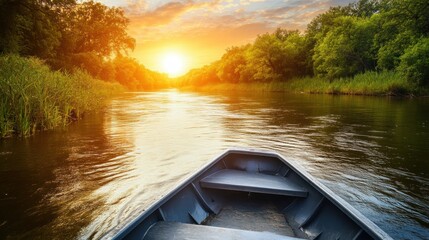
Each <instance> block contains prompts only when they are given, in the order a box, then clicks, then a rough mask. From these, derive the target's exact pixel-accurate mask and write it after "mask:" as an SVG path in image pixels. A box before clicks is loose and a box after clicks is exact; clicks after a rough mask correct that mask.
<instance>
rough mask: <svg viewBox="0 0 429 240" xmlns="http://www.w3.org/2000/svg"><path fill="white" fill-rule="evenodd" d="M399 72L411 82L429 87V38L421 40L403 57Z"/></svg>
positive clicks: (407, 50)
mask: <svg viewBox="0 0 429 240" xmlns="http://www.w3.org/2000/svg"><path fill="white" fill-rule="evenodd" d="M399 71H400V72H401V73H402V74H403V75H404V77H405V78H407V79H408V80H409V81H410V82H416V83H418V84H419V85H425V86H428V85H429V38H428V37H426V38H421V39H420V40H419V41H418V42H417V43H416V44H415V45H412V46H410V47H408V48H407V49H406V50H405V53H404V55H402V56H401V63H400V65H399Z"/></svg>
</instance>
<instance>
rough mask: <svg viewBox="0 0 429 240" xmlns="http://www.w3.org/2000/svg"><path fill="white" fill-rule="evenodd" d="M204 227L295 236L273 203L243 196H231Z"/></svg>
mask: <svg viewBox="0 0 429 240" xmlns="http://www.w3.org/2000/svg"><path fill="white" fill-rule="evenodd" d="M204 225H208V226H215V227H224V228H234V229H241V230H250V231H258V232H271V233H275V234H279V235H284V236H290V237H295V236H296V235H295V234H294V231H293V230H292V228H291V226H290V225H289V224H288V223H287V221H286V219H285V217H284V215H283V214H282V213H280V212H279V210H278V208H277V207H276V206H275V205H274V203H272V202H271V201H270V200H269V199H258V198H253V197H249V196H247V195H244V194H237V195H233V196H232V197H231V199H230V200H229V201H228V202H226V203H225V205H224V207H223V208H222V210H221V211H220V212H219V214H217V215H215V216H212V217H210V218H209V219H207V220H206V222H205V223H204Z"/></svg>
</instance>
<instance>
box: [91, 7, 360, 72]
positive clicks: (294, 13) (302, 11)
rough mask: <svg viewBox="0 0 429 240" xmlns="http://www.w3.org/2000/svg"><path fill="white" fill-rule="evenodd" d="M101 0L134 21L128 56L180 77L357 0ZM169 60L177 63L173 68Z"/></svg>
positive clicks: (149, 66) (301, 26)
mask: <svg viewBox="0 0 429 240" xmlns="http://www.w3.org/2000/svg"><path fill="white" fill-rule="evenodd" d="M99 2H101V3H103V4H106V5H108V6H114V7H120V8H122V9H124V11H125V16H126V17H127V18H128V19H129V20H130V23H129V26H128V29H127V31H128V33H129V34H130V36H131V37H133V38H135V39H136V46H135V49H134V51H132V52H131V53H130V57H133V58H135V59H137V61H139V62H140V63H141V64H143V65H144V66H145V67H146V68H148V69H150V70H153V71H156V72H160V73H164V74H167V75H168V76H169V77H170V78H176V77H180V76H182V75H184V74H186V73H188V72H189V71H190V70H192V69H196V68H201V67H203V66H205V65H208V64H210V63H212V62H214V61H216V60H219V59H220V58H221V57H222V55H223V54H224V53H225V50H226V49H227V48H229V47H232V46H241V45H245V44H248V43H251V42H253V41H254V40H255V39H256V37H257V36H258V35H260V34H264V33H269V32H273V31H274V30H275V29H277V28H284V29H288V30H300V31H304V30H305V29H306V26H307V24H308V23H309V22H310V21H311V20H312V19H313V18H314V17H316V16H317V15H319V14H321V13H323V12H326V11H327V10H328V9H329V8H330V7H334V6H345V5H347V4H349V3H352V2H355V1H354V0H305V1H299V0H283V1H268V0H216V1H189V0H188V1H168V0H158V1H150V2H149V1H145V0H134V1H133V0H129V1H119V0H100V1H99ZM201 19H204V22H202V21H201ZM172 55H174V56H176V57H175V60H174V61H171V56H172ZM168 56H170V57H168ZM168 64H173V65H172V66H171V68H170V69H169V68H168V67H167V65H168ZM177 65H180V66H177Z"/></svg>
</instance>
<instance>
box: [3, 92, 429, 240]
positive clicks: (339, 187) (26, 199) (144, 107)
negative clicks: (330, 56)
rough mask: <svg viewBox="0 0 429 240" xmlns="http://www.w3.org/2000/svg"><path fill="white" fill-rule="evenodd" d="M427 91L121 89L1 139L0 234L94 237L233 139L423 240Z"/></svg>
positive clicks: (427, 199) (427, 235) (427, 192)
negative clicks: (278, 158) (53, 124)
mask: <svg viewBox="0 0 429 240" xmlns="http://www.w3.org/2000/svg"><path fill="white" fill-rule="evenodd" d="M428 111H429V99H395V98H385V97H358V96H330V95H305V94H301V95H294V94H287V95H286V94H281V93H265V94H264V93H261V94H250V93H228V94H221V93H217V94H216V93H211V94H209V93H204V94H203V93H185V92H179V91H176V90H169V91H164V92H145V93H128V94H125V95H124V96H121V97H118V98H116V99H114V100H112V101H111V102H110V104H109V106H108V108H107V109H106V110H104V111H102V112H100V113H97V114H88V115H87V116H86V117H85V119H84V120H82V121H79V122H77V123H73V124H71V125H69V126H68V127H67V128H65V129H60V130H55V131H46V132H42V133H39V134H37V135H35V136H32V137H29V138H24V139H22V138H10V139H3V140H0V238H3V239H4V238H8V239H62V240H64V239H76V238H78V239H87V238H92V239H97V238H100V237H101V236H103V235H104V234H106V233H107V232H109V231H110V229H112V228H113V227H115V226H116V225H118V224H119V225H122V224H124V223H125V222H126V220H128V219H130V218H133V216H135V215H136V214H138V213H139V212H141V211H142V210H143V209H145V208H146V207H147V206H148V205H150V204H151V203H152V202H153V201H156V200H157V199H159V198H160V197H161V196H162V195H164V194H165V193H166V192H168V190H170V189H172V188H173V187H175V186H176V185H177V184H178V183H179V182H180V181H181V180H183V179H185V178H186V177H187V176H190V175H191V174H192V173H193V172H194V171H196V170H197V169H199V168H200V167H201V166H203V165H205V164H206V163H207V162H208V161H210V160H212V159H213V158H214V157H216V156H217V155H219V154H220V153H221V152H222V151H224V150H225V149H227V148H230V147H249V148H258V149H269V150H275V151H278V152H280V153H281V154H283V155H285V156H288V157H291V158H292V159H293V161H295V162H296V163H297V164H300V165H301V166H303V167H304V168H305V169H307V171H308V172H309V173H311V174H312V175H313V176H315V177H316V178H318V179H319V180H320V181H321V182H322V183H323V184H325V185H326V186H327V187H329V188H330V189H331V190H333V191H334V192H335V193H337V194H338V195H339V196H341V197H342V198H344V199H345V200H346V201H348V202H349V203H350V204H351V205H352V206H354V207H355V208H356V209H358V210H359V211H361V212H362V213H363V214H364V215H365V216H367V217H368V218H369V219H371V220H372V221H374V222H375V223H376V224H377V225H379V226H380V227H381V228H382V229H383V230H385V231H386V232H387V233H388V234H390V235H391V236H392V237H393V238H395V239H429V216H428V215H429V214H428V213H429V112H428Z"/></svg>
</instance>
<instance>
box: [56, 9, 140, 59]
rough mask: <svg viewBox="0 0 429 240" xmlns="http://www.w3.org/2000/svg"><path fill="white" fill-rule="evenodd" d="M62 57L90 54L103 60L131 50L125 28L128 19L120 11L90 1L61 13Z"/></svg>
mask: <svg viewBox="0 0 429 240" xmlns="http://www.w3.org/2000/svg"><path fill="white" fill-rule="evenodd" d="M64 15H65V16H64V18H65V19H64V21H63V22H62V25H63V38H62V41H63V42H64V44H63V46H61V48H60V49H59V51H64V54H70V53H71V54H75V53H86V52H93V53H96V54H97V55H99V56H102V57H108V56H111V55H112V54H121V53H124V52H126V51H127V50H128V49H133V48H134V45H135V40H134V39H133V38H131V37H130V36H129V35H128V34H127V32H126V28H127V26H128V23H129V20H128V19H127V18H126V17H125V15H124V11H123V10H122V9H120V8H115V7H107V6H105V5H103V4H101V3H98V2H94V1H89V2H83V3H80V4H78V5H76V6H75V7H74V8H71V9H69V10H68V11H67V12H66V13H65V14H64Z"/></svg>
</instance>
